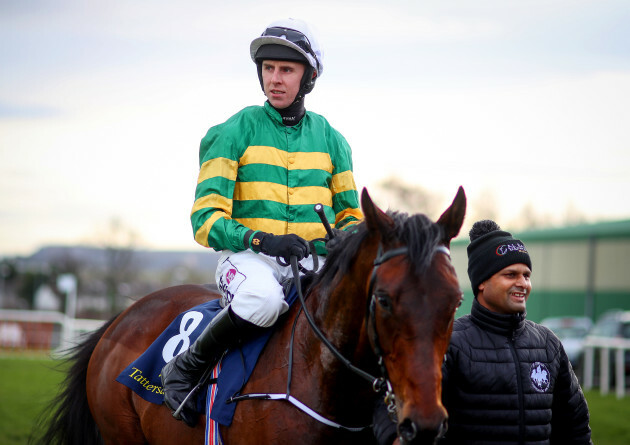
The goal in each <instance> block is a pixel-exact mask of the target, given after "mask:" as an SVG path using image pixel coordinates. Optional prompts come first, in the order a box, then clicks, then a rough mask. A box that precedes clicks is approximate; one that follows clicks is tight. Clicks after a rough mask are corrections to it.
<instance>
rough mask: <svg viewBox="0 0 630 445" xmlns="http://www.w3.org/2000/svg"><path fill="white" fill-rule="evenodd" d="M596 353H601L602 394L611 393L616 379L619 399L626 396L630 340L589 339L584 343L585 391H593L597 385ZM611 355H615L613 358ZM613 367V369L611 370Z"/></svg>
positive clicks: (600, 382) (600, 385)
mask: <svg viewBox="0 0 630 445" xmlns="http://www.w3.org/2000/svg"><path fill="white" fill-rule="evenodd" d="M595 351H599V370H598V371H599V372H598V374H599V390H600V392H601V393H602V394H608V393H609V392H610V380H611V377H612V376H613V373H612V370H614V377H615V394H616V395H617V398H622V397H625V396H626V395H627V394H626V361H625V353H626V351H630V340H629V339H625V338H610V337H595V336H593V337H587V339H586V342H585V343H584V377H583V378H584V382H583V385H582V386H583V388H584V389H585V390H589V389H592V388H593V386H594V383H595V374H596V369H595ZM611 353H613V354H614V356H613V357H611ZM611 365H612V369H611Z"/></svg>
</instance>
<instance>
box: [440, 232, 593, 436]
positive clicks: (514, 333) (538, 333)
mask: <svg viewBox="0 0 630 445" xmlns="http://www.w3.org/2000/svg"><path fill="white" fill-rule="evenodd" d="M470 241H471V243H470V245H469V246H468V276H469V277H470V282H471V285H472V289H473V292H474V294H475V300H474V301H473V306H472V310H471V314H470V315H466V316H463V317H461V318H459V319H458V320H457V321H456V322H455V325H454V328H453V335H452V337H451V343H450V345H449V348H448V352H447V354H446V358H445V362H444V366H443V368H442V371H443V379H442V401H443V403H444V406H445V407H446V409H447V411H448V414H449V429H448V432H447V434H446V437H445V439H444V441H443V443H446V444H451V443H457V444H482V443H483V444H493V443H494V444H498V443H501V444H547V443H551V444H589V443H591V429H590V427H589V413H588V406H587V404H586V400H585V399H584V394H583V393H582V389H581V388H580V385H579V383H578V381H577V378H576V376H575V373H574V372H573V369H572V367H571V363H570V362H569V359H568V358H567V355H566V353H565V352H564V349H563V347H562V343H561V342H560V340H559V339H558V337H556V336H555V335H554V334H553V333H552V332H551V331H550V330H549V329H547V328H545V327H543V326H541V325H538V324H536V323H534V322H532V321H529V320H526V319H525V315H526V311H525V305H526V302H527V299H528V297H529V294H530V292H531V289H532V285H531V281H530V276H531V273H532V263H531V259H530V257H529V253H528V252H527V249H526V247H525V245H524V244H523V243H522V242H521V241H519V240H517V239H514V238H513V237H512V235H511V234H510V233H508V232H505V231H502V230H501V228H500V227H499V226H498V225H497V224H496V223H495V222H494V221H489V220H486V221H479V222H476V223H475V224H474V225H473V227H472V229H471V231H470Z"/></svg>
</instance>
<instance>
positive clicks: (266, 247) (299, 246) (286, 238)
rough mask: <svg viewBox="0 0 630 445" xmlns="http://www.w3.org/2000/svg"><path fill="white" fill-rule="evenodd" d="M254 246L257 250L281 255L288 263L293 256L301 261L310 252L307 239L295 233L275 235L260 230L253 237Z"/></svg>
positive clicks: (271, 254) (276, 255) (270, 254)
mask: <svg viewBox="0 0 630 445" xmlns="http://www.w3.org/2000/svg"><path fill="white" fill-rule="evenodd" d="M252 248H253V249H254V251H255V252H262V253H264V254H266V255H269V256H275V257H280V258H282V259H283V260H284V261H285V263H286V264H289V263H290V261H291V257H292V256H295V257H297V259H298V261H299V260H301V259H302V258H306V257H307V256H308V254H309V248H308V243H307V242H306V240H305V239H304V238H301V237H299V236H297V235H296V234H294V233H289V234H288V235H273V234H271V233H265V232H258V233H257V234H256V235H254V238H253V239H252Z"/></svg>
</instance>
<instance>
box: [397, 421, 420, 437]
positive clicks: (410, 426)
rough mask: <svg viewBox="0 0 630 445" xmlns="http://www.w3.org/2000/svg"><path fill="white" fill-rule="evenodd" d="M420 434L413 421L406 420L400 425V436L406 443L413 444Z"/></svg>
mask: <svg viewBox="0 0 630 445" xmlns="http://www.w3.org/2000/svg"><path fill="white" fill-rule="evenodd" d="M417 434H418V427H417V426H416V424H415V423H414V422H413V421H412V420H411V419H408V418H407V419H405V420H403V421H402V423H401V424H400V425H398V435H399V436H400V437H401V438H402V439H403V440H404V441H405V442H411V441H412V440H413V439H415V438H416V435H417Z"/></svg>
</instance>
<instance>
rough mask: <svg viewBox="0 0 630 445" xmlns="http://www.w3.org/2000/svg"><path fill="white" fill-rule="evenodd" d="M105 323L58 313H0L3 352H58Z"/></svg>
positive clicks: (18, 311) (8, 311) (1, 311)
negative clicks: (26, 350)
mask: <svg viewBox="0 0 630 445" xmlns="http://www.w3.org/2000/svg"><path fill="white" fill-rule="evenodd" d="M103 323H105V320H91V319H74V318H70V317H68V316H66V315H65V314H63V313H61V312H55V311H24V310H7V309H2V310H0V350H6V349H11V350H14V349H37V350H51V351H53V350H58V351H63V350H64V349H66V348H68V347H71V346H73V345H74V344H76V342H77V340H78V339H79V337H80V336H81V334H83V333H86V332H91V331H94V330H96V329H98V328H100V327H101V326H102V325H103Z"/></svg>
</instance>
